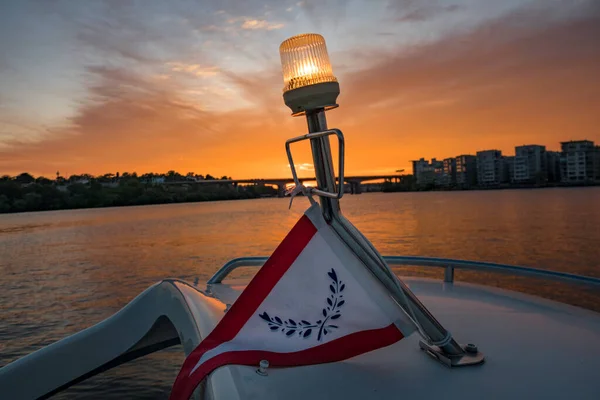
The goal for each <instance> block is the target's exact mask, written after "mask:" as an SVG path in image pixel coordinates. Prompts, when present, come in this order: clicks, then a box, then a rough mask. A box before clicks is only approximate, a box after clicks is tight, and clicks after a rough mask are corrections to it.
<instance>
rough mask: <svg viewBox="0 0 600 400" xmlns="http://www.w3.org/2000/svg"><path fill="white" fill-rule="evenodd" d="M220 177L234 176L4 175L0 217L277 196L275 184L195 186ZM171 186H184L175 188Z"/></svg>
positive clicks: (191, 173)
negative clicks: (20, 213) (51, 176)
mask: <svg viewBox="0 0 600 400" xmlns="http://www.w3.org/2000/svg"><path fill="white" fill-rule="evenodd" d="M216 179H221V180H224V179H231V178H228V177H227V176H223V177H221V178H215V177H213V176H211V175H210V174H207V175H205V176H204V175H197V174H195V173H193V172H190V173H188V174H186V175H181V174H179V173H178V172H175V171H169V172H167V173H166V174H155V173H148V174H143V175H141V176H138V175H137V174H136V173H135V172H133V173H128V172H124V173H122V174H119V173H118V172H117V173H116V174H104V175H100V176H92V175H89V174H82V175H71V176H70V177H69V178H64V177H62V176H60V174H59V173H57V174H56V178H55V179H49V178H46V177H43V176H40V177H34V176H32V175H31V174H29V173H26V172H24V173H22V174H20V175H17V176H14V177H13V176H8V175H4V176H2V177H0V213H10V212H24V211H45V210H61V209H75V208H95V207H119V206H130V205H145V204H164V203H183V202H197V201H214V200H236V199H251V198H258V197H264V196H274V195H276V194H277V190H276V189H274V188H271V187H269V186H258V185H257V186H237V185H232V184H228V183H215V184H194V182H197V181H207V180H216ZM169 182H172V183H173V182H177V183H182V184H181V185H169V184H167V183H169Z"/></svg>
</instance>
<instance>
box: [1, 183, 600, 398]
mask: <svg viewBox="0 0 600 400" xmlns="http://www.w3.org/2000/svg"><path fill="white" fill-rule="evenodd" d="M288 203H289V200H288V199H261V200H244V201H230V202H214V203H193V204H174V205H158V206H145V207H127V208H110V209H92V210H75V211H56V212H43V213H26V214H12V215H0V284H1V290H0V366H2V365H5V364H7V363H9V362H11V361H13V360H15V359H16V358H18V357H20V356H23V355H25V354H27V353H29V352H31V351H34V350H36V349H39V348H41V347H42V346H44V345H47V344H50V343H52V342H54V341H56V340H58V339H61V338H63V337H65V336H67V335H69V334H72V333H75V332H77V331H79V330H81V329H84V328H86V327H88V326H90V325H93V324H95V323H97V322H99V321H101V320H103V319H104V318H107V317H108V316H110V315H111V314H113V313H114V312H116V311H117V310H119V309H120V308H121V307H123V306H124V305H125V304H126V303H127V302H129V301H130V300H131V299H132V298H133V297H135V296H136V295H137V294H139V293H140V292H141V291H142V290H144V289H145V288H147V287H148V286H149V285H151V284H153V283H155V282H157V281H159V280H161V279H163V278H165V277H177V278H182V279H186V280H190V281H193V280H194V279H195V278H196V277H198V278H199V279H200V280H201V281H202V280H204V281H205V280H207V279H208V278H209V277H210V276H211V275H212V274H213V273H214V272H215V271H216V270H217V269H218V268H219V267H220V266H221V265H222V264H223V263H225V262H226V261H227V260H229V259H231V258H234V257H240V256H249V255H269V254H270V253H271V252H272V251H273V250H274V248H275V247H276V246H277V244H278V243H279V242H280V241H281V239H282V238H283V237H284V236H285V234H286V233H287V232H288V231H289V229H290V228H291V227H292V226H293V224H294V223H295V221H296V220H297V219H298V218H299V216H300V215H301V213H302V212H303V211H304V209H305V208H306V207H307V202H306V200H305V199H297V200H296V201H295V202H294V205H293V207H292V209H291V210H288ZM599 205H600V188H598V187H595V188H573V189H562V188H561V189H539V190H504V191H472V192H428V193H394V194H384V193H375V194H362V195H360V196H347V197H345V198H344V199H343V200H342V206H343V210H344V213H345V215H346V216H347V217H348V218H349V219H350V220H351V221H352V222H353V223H354V224H355V225H356V226H357V227H358V228H359V229H361V230H362V231H363V232H364V233H365V235H366V236H367V237H368V238H369V239H370V240H371V241H372V242H373V243H374V244H375V246H376V247H377V248H378V249H379V250H380V252H381V253H382V254H384V255H422V256H432V257H448V258H461V259H472V260H484V261H493V262H500V263H508V264H518V265H527V266H533V267H540V268H548V269H554V270H559V271H567V272H572V273H578V274H586V275H591V276H597V277H600V206H599ZM398 272H399V273H400V274H413V273H418V274H421V275H427V276H441V274H440V273H439V272H431V271H423V270H415V269H414V268H413V269H410V270H409V269H406V268H403V269H399V270H398ZM457 278H458V279H464V280H468V281H474V282H479V283H482V282H486V283H488V284H492V285H496V286H501V287H507V288H510V289H516V290H522V291H526V292H530V293H533V294H537V295H543V296H547V297H550V298H553V299H557V300H561V301H567V302H570V303H572V304H576V305H580V306H584V307H589V308H592V309H596V310H598V311H600V305H599V304H600V295H598V293H597V291H596V292H593V291H592V290H591V289H581V288H573V287H568V286H565V285H557V284H548V283H545V282H543V281H539V282H538V281H531V280H527V279H522V278H514V277H502V276H496V275H488V274H475V273H468V272H463V273H457ZM182 362H183V353H182V350H181V347H180V346H177V347H174V348H171V349H168V350H164V351H161V352H159V353H155V354H152V355H149V356H147V357H144V358H142V359H139V360H136V361H134V362H132V363H129V364H126V365H123V366H121V367H118V368H116V369H114V370H111V371H108V372H105V373H103V374H101V375H98V376H96V377H94V378H92V379H89V380H88V381H85V382H84V383H81V384H79V385H76V386H74V387H72V388H70V389H68V390H67V391H66V392H63V393H62V394H60V395H59V396H56V397H57V398H103V399H104V398H166V397H167V396H168V393H169V389H170V386H171V384H172V382H173V380H174V379H175V376H176V375H177V370H178V367H179V366H180V365H181V363H182Z"/></svg>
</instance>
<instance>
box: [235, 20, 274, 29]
mask: <svg viewBox="0 0 600 400" xmlns="http://www.w3.org/2000/svg"><path fill="white" fill-rule="evenodd" d="M281 28H283V24H272V23H269V22H267V21H265V20H264V19H261V20H259V19H249V20H246V21H244V23H243V24H242V29H248V30H259V29H260V30H267V31H272V30H275V29H281Z"/></svg>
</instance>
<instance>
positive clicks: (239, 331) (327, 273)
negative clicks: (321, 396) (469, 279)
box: [170, 205, 416, 399]
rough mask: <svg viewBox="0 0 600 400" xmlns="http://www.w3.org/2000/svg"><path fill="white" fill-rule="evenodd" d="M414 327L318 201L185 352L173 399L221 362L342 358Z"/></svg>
mask: <svg viewBox="0 0 600 400" xmlns="http://www.w3.org/2000/svg"><path fill="white" fill-rule="evenodd" d="M415 329H416V328H415V326H414V324H413V322H412V321H411V320H410V319H409V318H408V317H407V316H406V314H404V312H403V311H402V310H401V309H400V307H399V306H398V305H397V304H396V303H395V302H394V301H393V300H392V299H391V297H390V296H389V294H388V293H387V292H386V291H385V289H384V288H383V286H382V285H381V284H380V283H379V282H378V281H377V280H376V279H375V278H374V277H373V276H372V275H371V273H370V272H369V271H368V270H367V268H366V267H365V266H364V265H363V264H362V262H361V261H360V260H359V259H358V258H357V257H356V255H355V254H354V253H353V252H352V251H351V250H350V249H349V248H348V247H347V245H346V244H344V243H343V242H342V241H341V240H340V239H339V238H338V237H337V235H336V234H335V232H333V230H332V229H331V228H330V227H329V226H328V225H327V223H326V222H325V220H324V219H323V217H322V215H321V210H320V208H319V206H318V205H313V206H312V207H310V208H309V209H308V210H307V211H306V213H305V214H304V215H303V216H302V217H301V218H300V220H299V221H298V222H297V223H296V225H295V226H294V228H293V229H292V230H291V231H290V233H289V234H288V235H287V236H286V238H285V239H284V240H283V242H282V243H281V244H280V245H279V246H278V247H277V249H276V250H275V252H274V253H273V254H272V255H271V257H269V259H268V261H267V262H266V263H265V265H264V266H263V267H262V268H261V269H260V270H259V272H258V273H257V274H256V276H255V277H254V278H253V279H252V281H251V282H250V283H249V284H248V286H247V287H246V289H245V290H244V291H243V292H242V293H241V294H240V296H239V298H238V299H237V301H236V302H235V303H234V304H233V305H232V306H231V308H230V309H229V311H227V313H226V314H225V316H224V317H223V319H222V320H221V321H220V322H219V323H218V324H217V326H216V327H215V328H214V330H213V331H212V332H211V333H210V334H209V335H208V336H207V337H206V338H205V339H204V340H203V341H202V342H201V343H200V344H199V345H198V347H197V348H196V349H194V351H192V352H191V353H190V355H189V356H188V357H187V359H186V360H185V362H184V364H183V366H182V368H181V371H180V372H179V375H178V376H177V379H176V381H175V383H174V385H173V390H172V392H171V397H170V398H171V399H189V397H190V396H191V394H192V392H193V391H194V389H195V388H196V386H197V385H198V384H199V383H200V382H201V381H202V380H203V379H204V378H205V377H206V376H207V375H208V374H210V373H211V372H212V371H213V370H214V369H216V368H218V367H221V366H223V365H227V364H240V365H256V366H258V364H259V362H260V361H261V360H267V361H269V364H270V366H272V367H277V366H282V367H283V366H285V367H288V366H298V365H310V364H321V363H327V362H334V361H340V360H345V359H347V358H350V357H354V356H357V355H359V354H362V353H366V352H369V351H372V350H376V349H378V348H381V347H385V346H389V345H391V344H393V343H395V342H397V341H398V340H400V339H402V338H403V337H405V336H408V335H409V334H410V333H412V332H413V331H414V330H415Z"/></svg>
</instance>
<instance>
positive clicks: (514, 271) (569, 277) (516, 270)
mask: <svg viewBox="0 0 600 400" xmlns="http://www.w3.org/2000/svg"><path fill="white" fill-rule="evenodd" d="M383 258H384V259H385V261H386V262H387V263H388V265H390V266H401V265H402V266H417V267H433V268H443V269H444V282H454V270H455V269H465V270H474V271H485V272H496V273H501V274H508V275H518V276H528V277H535V278H545V279H551V280H555V281H560V282H566V283H576V284H582V285H589V286H596V287H600V278H594V277H591V276H585V275H577V274H570V273H567V272H558V271H552V270H546V269H540V268H532V267H521V266H517V265H508V264H497V263H490V262H482V261H469V260H454V259H451V258H433V257H413V256H384V257H383ZM267 259H268V257H240V258H234V259H233V260H230V261H228V262H227V263H226V264H225V265H223V266H222V267H221V269H219V270H218V271H217V272H216V273H215V274H214V275H213V277H212V278H210V279H209V280H208V282H207V283H208V284H216V283H221V282H222V281H223V279H225V278H226V277H227V276H228V275H229V274H230V273H231V272H233V271H234V270H235V269H237V268H240V267H261V266H262V265H263V264H264V263H265V262H266V261H267Z"/></svg>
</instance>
